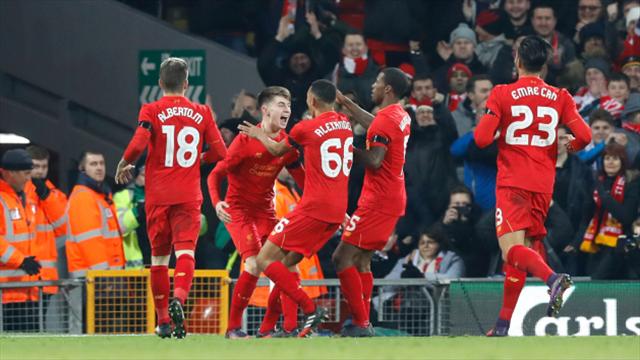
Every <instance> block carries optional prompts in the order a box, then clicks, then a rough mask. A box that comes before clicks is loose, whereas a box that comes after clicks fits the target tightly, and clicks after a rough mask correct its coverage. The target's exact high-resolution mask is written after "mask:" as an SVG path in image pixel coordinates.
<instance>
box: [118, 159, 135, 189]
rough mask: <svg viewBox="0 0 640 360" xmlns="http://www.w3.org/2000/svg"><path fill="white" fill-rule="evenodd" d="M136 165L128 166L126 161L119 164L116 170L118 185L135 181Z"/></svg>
mask: <svg viewBox="0 0 640 360" xmlns="http://www.w3.org/2000/svg"><path fill="white" fill-rule="evenodd" d="M134 168H135V165H133V164H127V162H126V161H124V159H122V160H120V162H119V163H118V168H117V169H116V176H115V180H116V184H127V183H129V181H131V179H133V169H134Z"/></svg>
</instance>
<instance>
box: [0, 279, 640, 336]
mask: <svg viewBox="0 0 640 360" xmlns="http://www.w3.org/2000/svg"><path fill="white" fill-rule="evenodd" d="M232 284H233V280H231V279H229V278H228V275H227V272H225V271H220V270H197V271H196V273H195V276H194V280H193V287H192V292H191V295H190V299H189V301H188V302H187V304H186V307H185V313H186V316H187V328H188V330H189V331H190V332H191V333H204V334H223V333H224V331H225V330H226V327H227V322H228V312H229V297H230V293H231V290H232ZM374 284H375V287H374V291H373V296H372V303H371V314H370V315H371V320H372V322H373V323H374V326H375V327H376V333H377V334H378V335H383V336H433V335H443V336H462V335H483V334H485V333H486V331H487V330H489V329H490V328H491V326H493V324H494V322H495V320H496V317H497V314H498V311H499V309H500V305H501V302H502V280H501V279H459V280H451V281H437V282H429V281H426V280H425V279H398V280H385V279H379V280H375V282H374ZM258 285H259V287H260V286H269V283H268V282H267V281H266V280H265V279H261V280H260V281H259V283H258ZM52 286H53V287H57V289H58V291H57V293H56V294H54V295H48V294H46V292H45V291H50V289H51V287H52ZM302 286H303V287H309V286H313V287H319V286H321V287H323V291H322V294H321V295H320V296H318V297H317V298H315V299H314V300H315V301H316V303H317V304H318V305H321V306H324V307H327V308H328V309H329V315H330V319H329V321H328V322H327V323H326V324H323V325H322V328H321V331H320V334H321V335H322V334H326V335H329V334H331V333H336V332H339V331H340V326H341V324H342V322H343V321H344V320H345V319H347V318H348V317H349V316H350V315H349V311H348V306H347V304H346V302H345V300H344V297H343V296H342V294H341V291H340V284H339V282H338V280H337V279H324V280H303V281H302ZM15 288H22V289H24V288H27V289H30V291H35V293H37V294H38V296H39V298H38V301H33V302H29V303H17V304H2V305H0V307H1V309H2V311H1V312H0V314H1V315H0V331H2V332H4V333H13V332H40V333H67V334H80V333H86V334H144V333H152V332H153V330H154V328H155V325H156V324H155V313H154V309H153V296H152V294H151V288H150V281H149V270H147V269H145V270H117V271H109V270H104V271H90V272H89V273H88V275H87V278H86V279H75V280H60V281H46V282H45V281H40V282H30V283H0V293H2V292H3V291H10V290H9V289H15ZM547 301H548V294H547V287H546V286H545V285H544V284H542V283H540V282H537V281H534V280H532V279H529V281H528V283H527V286H525V288H524V289H523V291H522V294H521V295H520V300H519V302H518V306H517V307H516V309H515V312H514V314H513V319H512V322H511V328H510V333H509V334H510V335H513V336H522V335H539V336H542V335H561V336H588V335H636V336H637V335H640V282H638V281H591V280H589V279H588V278H578V279H575V286H574V287H572V288H571V289H570V290H568V291H567V292H566V293H565V306H564V308H563V309H562V311H561V313H560V316H559V317H558V318H549V317H546V316H545V309H546V303H547ZM264 312H265V308H264V307H259V306H249V307H248V308H247V310H246V311H245V313H244V316H243V323H242V324H243V328H244V330H245V331H247V332H248V333H249V334H255V333H256V332H257V330H258V328H259V326H260V322H261V321H262V317H263V316H264ZM299 320H301V315H300V318H299Z"/></svg>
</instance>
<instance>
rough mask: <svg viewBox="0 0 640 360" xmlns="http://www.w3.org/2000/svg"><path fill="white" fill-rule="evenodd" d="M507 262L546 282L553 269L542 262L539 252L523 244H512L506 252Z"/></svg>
mask: <svg viewBox="0 0 640 360" xmlns="http://www.w3.org/2000/svg"><path fill="white" fill-rule="evenodd" d="M507 262H508V263H509V264H511V265H513V267H515V268H516V269H518V270H521V271H524V272H526V273H529V274H531V275H533V276H535V277H537V278H539V279H540V280H542V281H544V282H545V283H546V282H547V279H549V277H550V276H551V275H553V270H551V268H550V267H549V266H548V265H547V264H546V263H545V262H544V260H543V259H542V257H541V256H540V254H538V253H537V252H535V251H533V250H531V249H529V248H528V247H526V246H524V245H514V246H512V247H511V249H510V250H509V253H508V254H507Z"/></svg>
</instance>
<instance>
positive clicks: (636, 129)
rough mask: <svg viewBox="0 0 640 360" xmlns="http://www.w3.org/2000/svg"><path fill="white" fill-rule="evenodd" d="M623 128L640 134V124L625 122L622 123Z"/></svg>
mask: <svg viewBox="0 0 640 360" xmlns="http://www.w3.org/2000/svg"><path fill="white" fill-rule="evenodd" d="M622 128H623V129H625V130H629V131H631V132H634V133H636V134H640V124H632V123H624V124H622Z"/></svg>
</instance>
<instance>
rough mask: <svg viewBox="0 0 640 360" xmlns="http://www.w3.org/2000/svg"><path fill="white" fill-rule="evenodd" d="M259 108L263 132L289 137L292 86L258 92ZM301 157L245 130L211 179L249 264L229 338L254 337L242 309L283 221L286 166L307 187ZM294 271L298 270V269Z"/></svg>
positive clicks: (236, 291)
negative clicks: (277, 186) (278, 200)
mask: <svg viewBox="0 0 640 360" xmlns="http://www.w3.org/2000/svg"><path fill="white" fill-rule="evenodd" d="M258 108H259V109H260V111H261V112H262V122H261V123H260V125H259V126H260V127H261V129H262V131H264V133H265V134H266V135H267V136H268V137H269V138H271V139H273V140H274V141H281V140H283V139H284V138H286V136H287V134H286V133H285V131H284V129H285V128H286V126H287V122H288V121H289V117H290V116H291V94H290V93H289V90H287V89H285V88H283V87H281V86H271V87H268V88H266V89H264V90H263V91H262V92H260V94H259V95H258ZM299 155H300V154H299V153H298V151H290V152H288V153H286V154H284V155H283V156H273V155H271V153H269V152H268V151H267V150H266V149H265V147H264V145H262V144H261V143H260V141H258V140H256V139H252V138H250V137H248V136H247V135H244V134H240V135H238V136H236V138H235V139H233V142H232V143H231V145H230V146H229V149H228V151H227V156H226V157H225V159H224V160H223V161H220V162H219V163H218V164H217V165H216V167H215V168H214V169H213V171H212V172H211V173H210V174H209V177H208V179H207V184H208V187H209V194H210V195H211V202H212V203H213V206H214V208H215V209H216V214H217V215H218V218H219V219H220V220H221V221H222V222H224V223H225V227H226V228H227V230H228V231H229V234H230V235H231V239H232V240H233V243H234V245H235V247H236V249H237V251H238V253H239V254H240V256H241V257H242V261H243V264H244V271H242V273H241V274H240V276H239V277H238V282H237V283H236V285H235V286H234V288H233V295H232V297H231V309H230V310H231V311H230V314H229V323H228V326H227V332H226V334H225V337H226V338H230V339H243V338H248V337H249V336H248V335H247V334H246V333H245V332H244V331H242V330H241V329H240V326H241V325H242V313H243V311H244V309H245V308H246V307H247V305H248V303H249V299H250V298H251V294H253V291H254V289H255V288H256V283H257V281H258V278H259V276H260V271H258V266H257V264H256V256H257V255H258V252H259V251H260V248H261V247H262V244H263V243H264V242H265V240H266V238H267V236H268V235H269V233H270V232H271V230H272V229H273V227H274V226H275V225H276V223H277V222H278V220H277V219H276V214H275V210H274V203H273V199H274V190H273V189H274V185H273V184H274V183H275V180H276V178H277V177H278V174H279V173H280V170H282V168H283V167H285V166H286V167H287V169H288V170H289V173H290V174H291V175H292V176H293V177H294V179H295V180H296V182H297V183H298V185H299V186H301V187H302V186H304V170H303V169H302V167H301V164H300V162H299V161H298V158H299ZM225 177H226V178H227V179H228V181H229V187H228V190H227V194H226V198H225V200H221V199H220V184H221V182H222V179H223V178H225ZM291 270H292V271H293V272H295V267H294V268H293V269H291ZM295 276H297V273H296V274H295ZM272 294H273V296H276V295H277V294H279V291H277V290H276V291H272ZM282 300H284V301H282V303H283V304H287V305H289V306H291V305H290V304H291V301H288V299H282ZM270 303H271V302H270ZM293 305H294V306H295V309H294V310H293V311H291V312H289V311H285V313H287V314H288V313H294V314H296V315H295V316H297V304H295V303H294V304H293ZM285 306H286V305H285ZM270 310H271V309H270ZM267 311H268V312H269V310H267ZM267 318H268V316H265V319H267ZM276 321H277V318H276ZM296 322H297V319H296ZM274 325H275V324H274ZM271 329H273V325H271ZM286 330H287V331H292V330H294V329H286ZM262 335H267V334H262Z"/></svg>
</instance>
